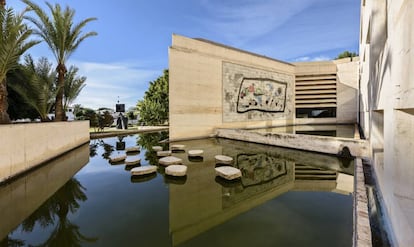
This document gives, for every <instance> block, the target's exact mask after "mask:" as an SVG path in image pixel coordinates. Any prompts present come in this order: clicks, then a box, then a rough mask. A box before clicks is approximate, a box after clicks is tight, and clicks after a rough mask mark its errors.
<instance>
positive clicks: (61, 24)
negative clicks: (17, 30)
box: [22, 0, 97, 121]
mask: <svg viewBox="0 0 414 247" xmlns="http://www.w3.org/2000/svg"><path fill="white" fill-rule="evenodd" d="M22 1H23V2H24V3H25V4H27V5H28V6H29V7H30V9H31V10H33V11H34V13H35V14H36V17H33V16H26V17H25V18H26V19H27V20H29V21H30V22H31V23H33V25H34V26H35V27H36V29H35V30H34V31H33V33H34V34H35V35H38V36H39V37H41V38H42V39H43V41H45V42H46V43H47V45H48V46H49V48H50V50H51V51H52V53H53V55H54V56H55V58H56V62H57V67H56V71H57V73H58V80H57V81H58V88H57V89H58V91H57V94H56V100H55V114H56V117H55V120H56V121H64V120H65V114H64V111H63V97H64V86H65V74H66V72H67V69H66V62H67V60H68V59H69V57H70V56H71V55H72V54H73V52H74V51H75V50H76V49H77V48H78V47H79V44H80V43H82V41H83V40H85V39H86V38H88V37H91V36H95V35H97V33H96V32H87V33H83V32H82V29H83V28H84V27H85V26H86V25H87V24H88V23H89V22H91V21H94V20H96V18H87V19H85V20H82V21H80V22H79V23H76V24H75V23H74V20H73V19H74V16H75V10H74V9H71V8H69V7H68V6H67V7H66V8H64V9H62V7H61V6H60V5H59V4H55V5H54V6H53V5H52V4H50V3H49V2H46V5H47V6H48V8H49V10H50V14H51V17H49V16H48V14H47V13H46V12H45V11H44V10H43V9H42V8H40V6H39V5H37V4H36V3H34V2H32V1H30V0H22Z"/></svg>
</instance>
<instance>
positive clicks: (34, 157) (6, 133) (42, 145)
mask: <svg viewBox="0 0 414 247" xmlns="http://www.w3.org/2000/svg"><path fill="white" fill-rule="evenodd" d="M0 133H2V134H1V142H0V183H1V182H4V181H5V180H7V179H9V178H11V177H13V176H16V175H18V174H20V173H22V172H24V171H27V170H29V169H31V168H33V167H35V166H37V165H39V164H41V163H43V162H45V161H47V160H50V159H52V158H54V157H57V156H59V155H61V154H63V153H65V152H67V151H69V150H71V149H74V148H75V147H78V146H80V145H81V144H84V143H86V142H88V141H89V121H74V122H50V123H32V124H8V125H0Z"/></svg>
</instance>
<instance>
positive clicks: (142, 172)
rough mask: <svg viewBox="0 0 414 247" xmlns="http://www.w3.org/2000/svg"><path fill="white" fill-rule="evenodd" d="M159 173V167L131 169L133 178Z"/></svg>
mask: <svg viewBox="0 0 414 247" xmlns="http://www.w3.org/2000/svg"><path fill="white" fill-rule="evenodd" d="M156 171H157V166H140V167H135V168H132V169H131V174H132V175H133V176H139V175H146V174H151V173H154V172H156Z"/></svg>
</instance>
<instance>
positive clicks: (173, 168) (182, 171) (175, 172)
mask: <svg viewBox="0 0 414 247" xmlns="http://www.w3.org/2000/svg"><path fill="white" fill-rule="evenodd" d="M165 174H167V175H170V176H174V177H182V176H185V175H187V167H186V166H184V165H170V166H168V167H167V168H165Z"/></svg>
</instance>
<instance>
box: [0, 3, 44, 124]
mask: <svg viewBox="0 0 414 247" xmlns="http://www.w3.org/2000/svg"><path fill="white" fill-rule="evenodd" d="M5 4H6V2H5V1H2V2H0V44H1V45H0V124H4V123H9V122H10V118H9V114H8V113H7V108H8V102H7V82H6V76H7V73H8V72H9V71H11V70H13V69H15V68H16V67H17V66H18V61H19V58H20V56H21V55H22V54H23V53H24V52H25V51H27V50H28V49H29V48H30V47H32V46H34V45H36V44H37V43H39V42H38V41H28V40H27V39H28V38H29V36H30V35H31V33H32V30H31V29H29V28H28V27H27V26H26V25H25V24H24V23H23V15H24V13H25V11H23V12H22V13H21V14H17V15H15V14H14V11H13V9H12V8H5V7H4V5H5Z"/></svg>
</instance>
